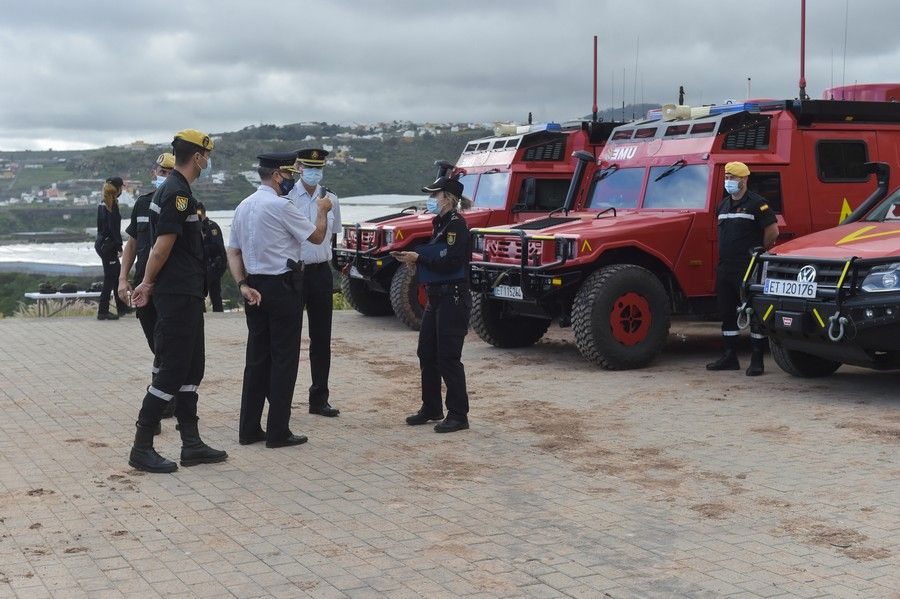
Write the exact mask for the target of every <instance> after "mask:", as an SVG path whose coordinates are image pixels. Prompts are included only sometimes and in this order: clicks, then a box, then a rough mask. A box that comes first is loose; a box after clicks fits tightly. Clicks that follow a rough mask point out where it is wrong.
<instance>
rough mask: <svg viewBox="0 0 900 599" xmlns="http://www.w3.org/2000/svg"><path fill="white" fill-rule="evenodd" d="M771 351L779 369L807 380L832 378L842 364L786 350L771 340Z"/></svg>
mask: <svg viewBox="0 0 900 599" xmlns="http://www.w3.org/2000/svg"><path fill="white" fill-rule="evenodd" d="M769 349H771V350H772V359H774V360H775V363H776V364H778V366H779V368H781V369H782V370H783V371H785V372H786V373H788V374H790V375H792V376H799V377H801V378H805V379H814V378H821V377H823V376H831V375H832V374H834V371H835V370H837V369H838V368H840V367H841V363H840V362H834V361H832V360H827V359H825V358H820V357H819V356H814V355H812V354H807V353H804V352H800V351H796V350H792V349H786V348H785V347H783V346H781V345H778V344H777V343H775V342H774V341H772V340H771V339H770V340H769Z"/></svg>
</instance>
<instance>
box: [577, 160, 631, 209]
mask: <svg viewBox="0 0 900 599" xmlns="http://www.w3.org/2000/svg"><path fill="white" fill-rule="evenodd" d="M612 168H613V167H610V168H609V169H607V170H606V171H601V173H600V175H599V176H600V177H602V178H601V179H600V180H599V181H595V182H594V187H593V189H591V191H590V194H591V195H590V197H589V198H588V201H587V203H586V204H585V208H608V207H609V206H612V207H613V208H637V205H638V200H640V198H641V184H643V182H644V169H643V168H620V169H616V170H612Z"/></svg>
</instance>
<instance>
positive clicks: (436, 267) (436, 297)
mask: <svg viewBox="0 0 900 599" xmlns="http://www.w3.org/2000/svg"><path fill="white" fill-rule="evenodd" d="M422 191H424V192H426V193H428V194H430V196H429V198H428V203H427V209H428V211H429V212H431V213H433V214H436V215H437V216H436V217H435V218H434V220H433V221H432V234H431V240H430V241H429V242H428V244H427V245H425V246H420V247H419V248H417V251H415V252H392V253H391V255H392V256H394V258H396V259H397V260H398V261H400V262H403V263H405V264H407V265H408V266H413V265H415V267H416V268H417V269H419V273H418V278H419V280H420V281H422V282H425V290H426V292H427V294H428V303H427V304H426V306H425V312H424V314H423V315H422V326H421V328H420V329H419V347H418V351H417V353H418V356H419V367H420V368H421V370H422V407H421V408H420V409H419V411H418V412H416V413H415V414H412V415H411V416H408V417H407V418H406V423H407V424H410V425H418V424H426V423H428V422H429V421H432V420H441V419H442V418H443V407H442V405H441V379H443V381H444V384H445V385H446V386H447V417H446V418H443V420H441V422H439V423H438V424H436V425H435V427H434V430H435V431H436V432H438V433H451V432H454V431H459V430H464V429H467V428H469V419H468V414H469V396H468V393H467V392H466V372H465V369H464V368H463V364H462V361H461V357H462V347H463V341H464V340H465V338H466V333H467V332H468V330H469V315H470V313H471V310H472V296H471V294H470V292H469V284H468V275H469V228H468V227H467V226H466V221H465V220H464V219H463V218H462V217H461V216H460V215H459V213H458V212H457V208H458V207H459V204H460V202H461V201H463V198H462V193H463V184H462V183H460V182H459V181H458V180H456V179H453V178H450V177H440V178H439V179H438V180H437V181H435V182H434V183H432V184H431V185H429V186H428V187H423V188H422Z"/></svg>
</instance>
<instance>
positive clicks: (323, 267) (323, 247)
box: [288, 148, 341, 417]
mask: <svg viewBox="0 0 900 599" xmlns="http://www.w3.org/2000/svg"><path fill="white" fill-rule="evenodd" d="M326 156H328V152H326V151H325V150H323V149H321V148H310V149H306V150H299V151H298V152H297V162H296V164H295V166H296V167H297V169H298V170H299V171H300V185H296V186H294V188H293V189H292V190H291V191H290V193H289V194H288V198H289V199H290V200H291V201H292V202H294V205H295V206H297V208H299V209H300V211H301V212H303V213H304V214H306V215H307V216H308V217H309V218H310V219H312V218H314V214H315V212H316V210H317V208H316V201H317V199H318V198H322V197H324V198H328V199H329V200H331V212H330V213H329V214H328V231H327V234H326V236H325V239H324V240H323V241H321V242H314V241H312V240H307V241H304V242H303V243H302V244H301V245H300V259H301V260H302V261H303V265H304V269H303V292H302V297H301V300H300V318H303V310H304V308H305V309H306V314H307V318H308V321H309V367H310V371H311V378H312V385H311V386H310V387H309V413H310V414H318V415H319V416H330V417H334V416H337V415H338V414H339V413H340V410H337V409H335V408H333V407H331V404H330V403H328V374H329V371H330V370H331V313H332V303H331V302H332V297H333V295H334V282H333V279H332V274H331V265H330V264H329V263H330V262H331V248H332V247H333V246H334V244H335V242H336V239H337V236H338V235H339V234H340V233H341V207H340V205H339V204H338V199H337V196H336V195H334V193H332V192H331V191H330V190H329V189H327V188H326V187H323V186H322V185H321V183H320V181H321V180H322V170H323V168H324V167H325V157H326Z"/></svg>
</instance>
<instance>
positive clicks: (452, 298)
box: [417, 286, 472, 420]
mask: <svg viewBox="0 0 900 599" xmlns="http://www.w3.org/2000/svg"><path fill="white" fill-rule="evenodd" d="M471 311H472V296H471V295H470V293H469V291H468V289H465V288H464V287H463V286H459V288H458V289H456V290H455V291H450V292H448V293H441V294H432V293H431V292H429V294H428V303H427V304H426V306H425V312H424V313H423V314H422V327H421V328H420V329H419V348H418V351H417V354H418V356H419V368H421V370H422V409H423V411H425V412H427V413H428V414H438V413H441V412H443V410H442V407H441V379H443V381H444V384H445V385H446V386H447V412H448V415H449V416H453V417H455V418H458V419H461V420H466V418H467V416H466V415H467V414H468V413H469V394H468V393H467V392H466V371H465V368H463V364H462V361H461V358H462V347H463V341H465V338H466V333H467V332H468V330H469V315H470V313H471Z"/></svg>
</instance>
